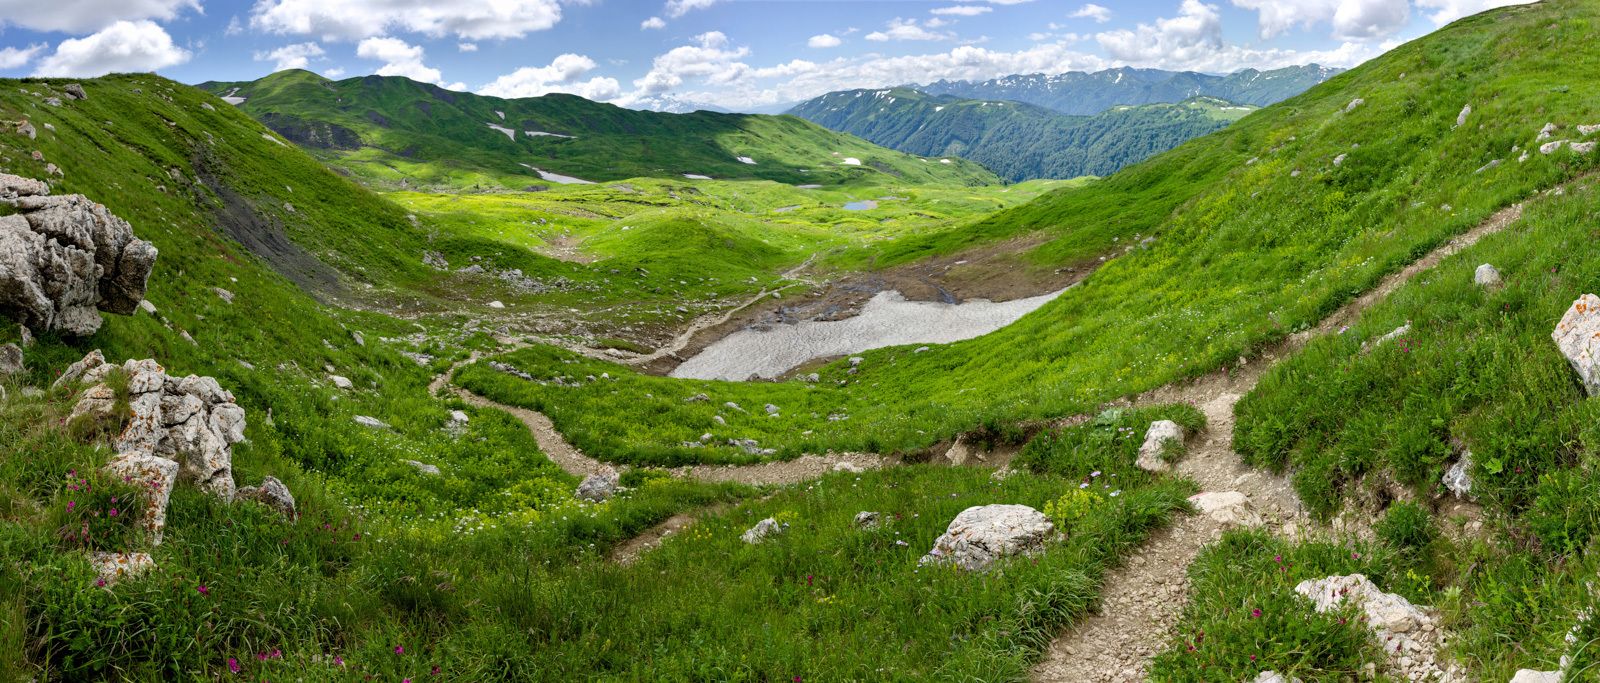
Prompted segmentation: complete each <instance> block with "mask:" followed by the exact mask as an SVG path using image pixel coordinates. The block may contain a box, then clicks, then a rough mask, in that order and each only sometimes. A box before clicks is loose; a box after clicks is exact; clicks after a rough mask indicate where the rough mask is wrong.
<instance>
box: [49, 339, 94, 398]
mask: <svg viewBox="0 0 1600 683" xmlns="http://www.w3.org/2000/svg"><path fill="white" fill-rule="evenodd" d="M105 362H106V357H105V355H103V354H101V353H100V349H95V350H93V351H90V352H89V354H88V355H86V356H84V357H83V360H80V361H78V362H76V363H73V364H72V365H68V366H67V369H66V370H63V371H62V372H61V376H60V377H57V378H56V381H55V383H53V384H51V385H50V388H52V389H54V388H56V387H59V386H61V385H63V384H66V383H68V382H73V381H76V380H78V379H79V378H81V377H83V375H84V373H86V372H88V371H90V370H93V369H95V368H98V367H100V366H102V365H105Z"/></svg>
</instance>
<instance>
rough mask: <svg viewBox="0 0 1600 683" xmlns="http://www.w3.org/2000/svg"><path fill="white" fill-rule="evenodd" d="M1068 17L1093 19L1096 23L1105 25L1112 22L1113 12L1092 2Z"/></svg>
mask: <svg viewBox="0 0 1600 683" xmlns="http://www.w3.org/2000/svg"><path fill="white" fill-rule="evenodd" d="M1067 16H1068V17H1070V18H1073V19H1093V20H1095V23H1098V24H1104V23H1106V22H1108V21H1111V10H1110V9H1108V8H1105V7H1101V6H1099V5H1096V4H1094V3H1092V2H1091V3H1089V4H1087V5H1084V6H1082V7H1079V8H1078V11H1076V12H1073V13H1072V14H1068V15H1067Z"/></svg>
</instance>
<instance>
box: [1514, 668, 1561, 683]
mask: <svg viewBox="0 0 1600 683" xmlns="http://www.w3.org/2000/svg"><path fill="white" fill-rule="evenodd" d="M1561 679H1562V675H1561V672H1560V671H1535V670H1533V669H1518V670H1517V673H1516V675H1515V676H1512V677H1511V683H1561Z"/></svg>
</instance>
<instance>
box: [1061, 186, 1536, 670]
mask: <svg viewBox="0 0 1600 683" xmlns="http://www.w3.org/2000/svg"><path fill="white" fill-rule="evenodd" d="M1521 215H1522V205H1521V204H1516V205H1513V206H1510V207H1507V208H1505V209H1502V210H1500V211H1498V212H1496V213H1494V214H1493V215H1491V216H1490V217H1489V218H1487V219H1485V220H1484V221H1483V222H1482V223H1480V224H1479V225H1477V226H1476V227H1474V228H1473V229H1472V230H1469V231H1468V232H1466V233H1464V234H1462V235H1460V236H1458V237H1456V238H1455V239H1453V240H1451V241H1450V242H1449V243H1448V244H1445V245H1443V246H1441V247H1439V248H1437V249H1435V250H1433V251H1432V252H1430V253H1428V254H1427V255H1425V256H1423V257H1422V258H1420V259H1418V260H1416V261H1415V262H1413V263H1412V264H1411V265H1409V266H1407V267H1405V268H1403V269H1401V270H1400V271H1399V272H1396V273H1393V274H1391V275H1389V276H1388V277H1385V278H1384V279H1383V280H1382V281H1381V282H1380V283H1379V284H1378V286H1376V287H1374V288H1373V289H1372V290H1371V291H1369V292H1367V293H1366V294H1364V295H1362V296H1361V297H1359V298H1357V299H1355V300H1354V301H1351V302H1350V303H1348V304H1346V305H1345V306H1343V307H1341V308H1340V309H1339V310H1338V311H1336V312H1334V314H1333V315H1330V316H1328V317H1327V318H1326V319H1324V320H1323V321H1322V323H1320V324H1319V325H1317V326H1316V327H1315V328H1312V329H1311V330H1307V331H1305V332H1300V333H1297V334H1295V335H1293V336H1291V337H1290V338H1289V339H1287V340H1285V341H1284V342H1283V343H1281V344H1279V345H1278V346H1277V347H1276V348H1274V349H1272V350H1271V351H1269V352H1267V353H1265V354H1263V355H1262V358H1261V359H1259V360H1258V361H1256V362H1253V363H1243V362H1242V363H1241V365H1240V366H1239V367H1237V368H1234V369H1232V370H1230V371H1226V372H1219V373H1214V374H1212V375H1209V376H1207V377H1204V378H1202V379H1200V380H1198V381H1195V382H1192V383H1184V384H1173V385H1168V386H1164V387H1160V388H1158V389H1154V390H1152V391H1149V392H1146V393H1144V394H1142V395H1140V396H1139V397H1138V398H1137V400H1135V401H1134V404H1135V405H1139V406H1148V405H1167V404H1172V403H1190V404H1193V405H1194V406H1196V407H1198V408H1200V410H1201V411H1202V412H1203V413H1204V414H1205V416H1206V429H1205V431H1204V432H1202V433H1201V434H1198V435H1194V436H1191V437H1190V438H1189V440H1188V442H1189V443H1188V445H1189V452H1188V454H1187V455H1186V456H1185V457H1184V458H1183V459H1182V460H1181V461H1180V462H1179V463H1178V464H1177V465H1176V467H1175V468H1174V471H1175V472H1176V473H1178V474H1182V475H1184V476H1187V477H1189V478H1191V479H1193V480H1194V481H1195V483H1197V484H1199V485H1200V489H1201V490H1202V491H1205V492H1228V491H1233V492H1238V493H1242V494H1244V496H1246V497H1247V498H1249V500H1250V502H1251V503H1252V504H1253V511H1251V512H1246V513H1244V514H1243V515H1240V514H1239V513H1238V512H1233V513H1227V514H1216V515H1213V514H1208V513H1202V514H1199V515H1194V516H1190V517H1184V518H1181V519H1179V520H1177V522H1176V523H1175V524H1174V525H1173V526H1172V527H1170V528H1167V529H1163V530H1161V531H1159V532H1157V533H1156V534H1154V535H1153V536H1152V537H1151V539H1150V541H1149V542H1147V543H1146V544H1145V546H1144V547H1143V548H1141V549H1140V550H1139V551H1138V552H1137V553H1135V554H1133V555H1131V556H1130V557H1129V558H1128V561H1127V562H1126V563H1125V564H1124V565H1123V566H1122V567H1120V568H1118V569H1116V570H1115V571H1113V572H1111V573H1110V574H1108V575H1107V577H1106V579H1105V583H1104V588H1103V590H1102V592H1101V600H1102V601H1101V605H1100V608H1099V612H1098V613H1097V614H1091V615H1090V616H1088V617H1087V618H1085V619H1084V620H1083V621H1082V622H1081V623H1079V624H1078V625H1077V626H1076V627H1075V628H1074V629H1072V631H1070V632H1069V633H1066V634H1064V635H1062V636H1061V637H1060V638H1058V639H1056V641H1055V642H1054V643H1052V644H1051V646H1050V649H1049V650H1048V652H1047V653H1046V654H1045V658H1044V660H1043V661H1042V662H1041V663H1040V664H1038V665H1037V666H1036V667H1035V668H1034V679H1035V680H1036V681H1040V682H1041V683H1044V682H1056V681H1059V682H1061V683H1069V682H1070V683H1077V682H1079V681H1118V682H1121V681H1142V680H1144V677H1145V670H1146V668H1147V667H1148V666H1149V664H1150V660H1151V658H1152V657H1154V656H1155V655H1156V654H1157V653H1159V652H1160V651H1161V649H1162V647H1163V645H1164V644H1165V642H1166V640H1167V638H1168V636H1169V635H1170V634H1171V632H1172V629H1173V628H1174V626H1175V625H1176V624H1177V621H1178V617H1179V615H1180V614H1181V612H1182V610H1183V606H1184V603H1185V602H1186V598H1187V595H1188V590H1189V582H1188V576H1187V572H1188V567H1189V564H1190V563H1191V562H1193V561H1194V559H1195V558H1196V557H1197V556H1198V555H1199V554H1200V550H1201V549H1202V548H1203V547H1204V546H1205V545H1206V544H1207V543H1210V542H1211V541H1213V540H1216V539H1217V538H1220V537H1221V535H1222V532H1223V530H1224V529H1226V528H1227V527H1228V526H1229V525H1233V524H1246V525H1250V526H1255V525H1258V524H1260V525H1265V526H1267V527H1268V528H1269V529H1272V530H1273V531H1274V532H1275V533H1279V534H1284V535H1286V536H1289V537H1291V538H1293V537H1306V536H1324V537H1338V536H1339V535H1341V534H1352V533H1357V534H1360V533H1362V532H1367V533H1370V529H1368V520H1365V519H1361V516H1360V515H1349V516H1342V517H1339V518H1337V519H1335V520H1333V521H1332V522H1331V523H1330V524H1318V523H1315V522H1314V521H1312V520H1311V518H1310V517H1309V516H1308V515H1307V514H1306V510H1305V509H1304V507H1303V506H1302V505H1301V503H1300V499H1299V497H1298V496H1297V495H1296V494H1295V492H1294V489H1293V487H1292V485H1291V484H1290V482H1289V481H1288V479H1286V478H1284V477H1279V476H1274V475H1272V474H1270V473H1267V472H1263V471H1259V470H1255V469H1253V468H1250V467H1248V466H1246V465H1245V464H1244V463H1243V461H1241V460H1240V458H1239V455H1238V454H1237V453H1235V452H1234V451H1233V420H1234V416H1233V406H1234V404H1235V403H1237V402H1238V401H1239V399H1240V398H1241V397H1243V396H1244V395H1245V394H1247V393H1249V392H1250V390H1251V389H1253V388H1254V387H1255V385H1256V383H1257V382H1259V381H1260V380H1261V378H1262V376H1264V375H1265V374H1266V372H1267V370H1268V369H1270V368H1271V367H1272V366H1273V365H1275V364H1276V363H1277V362H1278V361H1279V360H1280V359H1282V358H1287V357H1288V356H1290V355H1292V354H1293V353H1294V352H1296V351H1298V350H1299V349H1300V348H1302V347H1303V346H1305V344H1306V343H1307V342H1309V341H1310V340H1312V339H1314V338H1316V337H1318V336H1322V335H1326V334H1334V333H1337V332H1338V330H1340V329H1341V328H1342V327H1343V326H1345V325H1348V324H1350V323H1352V322H1354V321H1355V320H1356V319H1357V318H1358V317H1359V316H1360V315H1361V313H1362V311H1364V310H1366V309H1367V308H1370V307H1371V306H1372V305H1373V304H1376V303H1378V302H1379V301H1382V300H1383V298H1384V297H1386V296H1388V295H1389V294H1390V293H1392V292H1394V291H1395V290H1396V289H1397V288H1399V286H1400V285H1401V284H1403V283H1405V282H1406V281H1407V280H1409V279H1410V278H1412V277H1414V276H1416V275H1417V274H1419V273H1422V272H1424V271H1426V270H1428V269H1430V268H1433V267H1434V266H1437V265H1438V264H1439V263H1440V262H1441V261H1443V260H1444V259H1445V258H1446V257H1449V256H1451V255H1453V254H1455V253H1457V252H1459V251H1461V250H1463V249H1465V248H1467V247H1469V246H1471V245H1473V244H1475V243H1476V242H1477V241H1478V240H1480V239H1482V238H1484V237H1485V236H1488V235H1491V234H1494V233H1496V232H1499V231H1501V230H1504V229H1505V228H1507V227H1508V226H1510V225H1512V224H1514V223H1515V222H1516V220H1517V219H1518V218H1519V217H1520V216H1521ZM1241 360H1243V359H1241ZM1455 508H1456V511H1457V512H1461V513H1465V514H1468V515H1469V516H1475V515H1476V514H1477V512H1478V511H1477V510H1476V509H1475V506H1470V505H1464V504H1462V505H1456V506H1455ZM1219 518H1220V519H1219ZM1424 654H1425V653H1424ZM1405 663H1408V664H1409V665H1410V666H1409V667H1404V666H1402V670H1403V671H1405V672H1406V673H1417V674H1419V675H1431V674H1432V673H1433V671H1436V670H1438V669H1435V668H1432V667H1433V665H1432V664H1431V658H1430V657H1424V656H1418V657H1416V658H1415V659H1414V660H1413V659H1411V658H1407V659H1406V660H1405ZM1393 664H1400V662H1394V663H1393ZM1247 677H1248V676H1247ZM1446 678H1448V677H1446Z"/></svg>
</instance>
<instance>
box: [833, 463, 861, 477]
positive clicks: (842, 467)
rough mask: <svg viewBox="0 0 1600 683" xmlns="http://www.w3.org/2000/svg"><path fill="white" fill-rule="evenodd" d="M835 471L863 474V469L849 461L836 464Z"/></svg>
mask: <svg viewBox="0 0 1600 683" xmlns="http://www.w3.org/2000/svg"><path fill="white" fill-rule="evenodd" d="M833 471H835V472H850V473H852V474H860V473H861V472H862V469H861V468H860V467H859V466H857V465H856V464H855V463H853V462H850V461H849V460H845V461H842V462H836V463H834V464H833Z"/></svg>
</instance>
